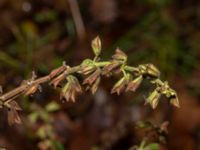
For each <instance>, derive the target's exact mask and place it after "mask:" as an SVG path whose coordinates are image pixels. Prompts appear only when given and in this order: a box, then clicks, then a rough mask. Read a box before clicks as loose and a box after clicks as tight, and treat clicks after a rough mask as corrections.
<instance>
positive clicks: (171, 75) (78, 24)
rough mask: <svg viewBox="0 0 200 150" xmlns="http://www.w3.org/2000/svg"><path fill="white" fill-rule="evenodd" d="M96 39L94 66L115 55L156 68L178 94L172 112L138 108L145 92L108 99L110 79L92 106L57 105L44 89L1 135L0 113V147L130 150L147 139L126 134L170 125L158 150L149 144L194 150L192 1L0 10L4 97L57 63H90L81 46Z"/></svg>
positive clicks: (1, 114) (38, 4)
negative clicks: (99, 58) (97, 56)
mask: <svg viewBox="0 0 200 150" xmlns="http://www.w3.org/2000/svg"><path fill="white" fill-rule="evenodd" d="M97 35H99V36H100V38H101V40H102V45H103V51H102V59H104V60H108V59H110V58H111V56H112V54H113V53H114V51H115V48H116V47H119V48H121V49H122V50H123V51H124V52H125V53H126V54H127V55H128V61H129V64H130V65H132V66H137V65H138V64H142V63H153V64H155V65H156V66H157V67H158V68H159V70H160V71H161V73H162V74H161V76H162V79H164V80H168V81H169V83H170V85H171V86H172V87H173V88H174V89H175V90H176V91H177V93H178V96H179V100H180V105H181V108H179V109H177V108H174V107H173V106H170V105H168V103H167V102H166V100H165V99H164V98H163V99H162V100H161V102H160V103H159V106H158V107H157V109H156V110H152V109H151V108H150V107H149V106H144V97H145V96H146V95H148V94H149V90H147V89H149V87H148V85H146V84H145V83H144V84H143V85H142V87H140V88H139V90H138V91H137V92H136V93H123V94H122V95H120V96H117V95H115V94H114V95H111V94H110V89H111V88H112V86H113V84H114V83H115V82H116V81H117V78H105V79H104V80H103V81H102V83H101V85H100V87H99V89H98V91H97V93H96V94H95V95H94V96H93V95H92V94H91V93H90V92H87V93H85V94H82V95H81V96H79V98H78V99H77V102H76V103H61V102H60V100H59V90H54V89H53V88H52V87H49V86H48V84H44V85H43V92H42V93H36V94H35V95H34V96H33V97H29V98H27V97H23V96H22V97H20V98H19V99H18V102H19V103H20V106H22V108H23V111H22V112H21V113H20V115H21V117H22V121H23V124H21V125H14V126H8V123H7V116H6V112H5V111H3V110H1V111H0V147H2V148H6V149H8V150H37V149H41V150H47V149H56V150H101V149H106V150H107V149H108V150H109V149H111V150H112V149H113V150H126V149H129V148H131V147H132V149H134V146H135V145H140V143H141V142H142V141H143V140H144V137H147V136H149V135H147V132H146V131H143V130H146V129H140V128H136V127H135V126H136V124H137V123H138V122H140V125H141V124H142V125H141V126H143V125H144V124H143V123H141V121H145V122H148V123H147V124H150V122H151V123H152V124H153V126H155V128H156V129H158V128H159V127H160V125H162V123H163V122H165V121H169V125H168V134H166V135H164V136H162V137H161V138H164V140H157V139H156V138H155V139H153V140H152V142H154V143H159V144H160V145H161V147H160V149H164V150H180V149H181V150H196V149H200V105H199V102H200V99H199V98H200V90H199V88H200V80H199V76H200V68H199V60H200V44H199V43H200V1H198V0H54V1H53V0H17V1H16V0H0V84H1V85H2V86H3V90H4V91H9V90H11V89H13V88H14V87H17V86H18V85H20V83H21V82H22V80H24V79H27V78H30V76H31V72H32V71H33V70H34V71H36V73H37V75H38V76H44V75H47V74H48V73H49V72H50V71H51V70H52V69H53V68H55V67H58V66H60V65H61V64H62V62H63V60H65V61H66V63H67V64H68V65H70V66H74V65H78V64H80V63H81V62H82V60H84V59H85V58H93V53H92V50H91V47H90V41H91V40H92V39H93V38H94V37H96V36H97ZM150 126H151V125H150ZM147 128H148V131H149V128H151V127H147ZM152 128H153V127H152ZM150 132H153V131H150ZM153 134H154V133H153ZM153 136H154V135H153ZM159 136H160V135H159ZM159 138H160V137H159ZM151 149H152V150H153V148H151Z"/></svg>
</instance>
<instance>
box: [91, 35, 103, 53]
mask: <svg viewBox="0 0 200 150" xmlns="http://www.w3.org/2000/svg"><path fill="white" fill-rule="evenodd" d="M91 46H92V50H93V52H94V54H95V56H99V55H100V53H101V40H100V38H99V36H97V37H96V38H95V39H94V40H92V43H91Z"/></svg>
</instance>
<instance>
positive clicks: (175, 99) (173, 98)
mask: <svg viewBox="0 0 200 150" xmlns="http://www.w3.org/2000/svg"><path fill="white" fill-rule="evenodd" d="M169 102H170V104H172V105H173V106H175V107H178V108H179V107H180V104H179V100H178V97H177V95H173V96H171V97H170V98H169Z"/></svg>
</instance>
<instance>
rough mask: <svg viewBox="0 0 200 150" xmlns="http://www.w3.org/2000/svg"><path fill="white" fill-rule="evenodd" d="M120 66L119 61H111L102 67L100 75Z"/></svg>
mask: <svg viewBox="0 0 200 150" xmlns="http://www.w3.org/2000/svg"><path fill="white" fill-rule="evenodd" d="M119 66H120V63H119V62H117V61H114V60H113V61H111V63H110V64H108V65H106V66H104V67H103V69H102V75H107V74H109V73H110V72H111V71H113V70H114V69H116V68H118V67H119Z"/></svg>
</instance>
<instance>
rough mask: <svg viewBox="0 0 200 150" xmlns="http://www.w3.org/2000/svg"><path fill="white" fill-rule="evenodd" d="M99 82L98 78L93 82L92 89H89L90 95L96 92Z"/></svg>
mask: <svg viewBox="0 0 200 150" xmlns="http://www.w3.org/2000/svg"><path fill="white" fill-rule="evenodd" d="M100 80H101V78H100V77H98V78H97V79H96V80H95V82H94V84H93V85H92V87H91V88H90V91H91V92H92V94H94V93H96V91H97V89H98V87H99V83H100Z"/></svg>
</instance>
